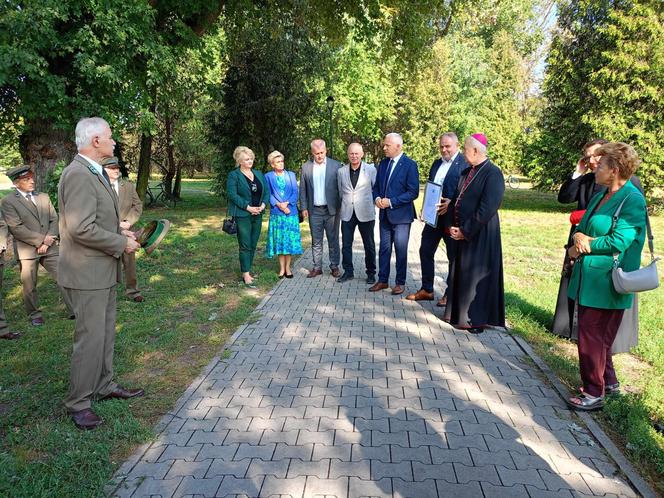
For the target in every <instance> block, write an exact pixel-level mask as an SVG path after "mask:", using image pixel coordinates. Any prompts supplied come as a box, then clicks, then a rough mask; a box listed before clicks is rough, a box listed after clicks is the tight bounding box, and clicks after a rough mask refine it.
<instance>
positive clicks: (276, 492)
mask: <svg viewBox="0 0 664 498" xmlns="http://www.w3.org/2000/svg"><path fill="white" fill-rule="evenodd" d="M305 483H306V477H293V478H289V479H279V478H277V477H274V476H267V477H266V478H265V480H264V481H263V487H262V488H261V492H260V495H259V496H260V497H265V498H268V497H271V496H283V495H285V496H292V497H296V496H298V497H299V496H302V494H303V493H304V485H305ZM284 498H285V497H284Z"/></svg>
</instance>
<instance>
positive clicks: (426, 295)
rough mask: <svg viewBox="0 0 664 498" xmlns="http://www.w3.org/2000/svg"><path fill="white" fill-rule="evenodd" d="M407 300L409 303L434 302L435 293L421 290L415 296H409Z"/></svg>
mask: <svg viewBox="0 0 664 498" xmlns="http://www.w3.org/2000/svg"><path fill="white" fill-rule="evenodd" d="M406 299H408V300H409V301H433V292H429V291H426V290H424V289H420V290H418V291H417V292H416V293H415V294H408V295H407V296H406Z"/></svg>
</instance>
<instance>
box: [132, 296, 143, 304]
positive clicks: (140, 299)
mask: <svg viewBox="0 0 664 498" xmlns="http://www.w3.org/2000/svg"><path fill="white" fill-rule="evenodd" d="M131 300H132V301H134V302H135V303H142V302H143V301H145V298H144V297H143V296H141V295H140V294H139V295H138V296H134V297H133V298H132V299H131Z"/></svg>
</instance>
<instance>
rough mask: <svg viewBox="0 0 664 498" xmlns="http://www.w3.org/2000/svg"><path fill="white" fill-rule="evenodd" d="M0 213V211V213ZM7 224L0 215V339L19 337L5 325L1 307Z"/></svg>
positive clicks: (19, 335)
mask: <svg viewBox="0 0 664 498" xmlns="http://www.w3.org/2000/svg"><path fill="white" fill-rule="evenodd" d="M0 214H1V213H0ZM7 234H8V232H7V224H6V223H5V220H4V218H3V217H2V216H0V339H6V340H9V341H11V340H12V339H18V338H19V337H21V333H20V332H12V331H11V330H9V326H8V325H7V319H6V318H5V310H4V309H3V307H2V279H3V276H4V273H5V251H6V250H7Z"/></svg>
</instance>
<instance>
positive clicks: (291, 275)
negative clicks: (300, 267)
mask: <svg viewBox="0 0 664 498" xmlns="http://www.w3.org/2000/svg"><path fill="white" fill-rule="evenodd" d="M284 276H285V277H286V278H293V274H292V273H286V275H284Z"/></svg>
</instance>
